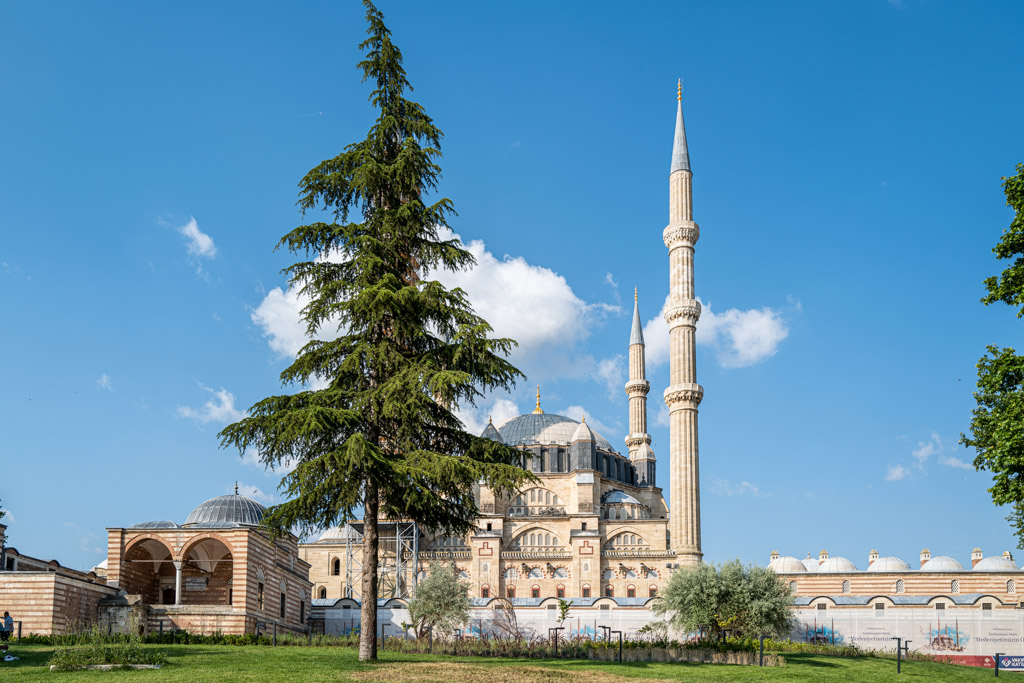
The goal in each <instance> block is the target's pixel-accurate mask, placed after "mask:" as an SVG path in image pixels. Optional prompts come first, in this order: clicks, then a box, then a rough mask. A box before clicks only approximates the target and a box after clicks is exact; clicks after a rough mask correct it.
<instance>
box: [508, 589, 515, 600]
mask: <svg viewBox="0 0 1024 683" xmlns="http://www.w3.org/2000/svg"><path fill="white" fill-rule="evenodd" d="M505 597H506V598H508V599H509V600H511V599H512V598H514V597H516V587H515V586H507V587H506V588H505Z"/></svg>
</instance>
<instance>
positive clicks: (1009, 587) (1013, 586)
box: [1006, 579, 1017, 594]
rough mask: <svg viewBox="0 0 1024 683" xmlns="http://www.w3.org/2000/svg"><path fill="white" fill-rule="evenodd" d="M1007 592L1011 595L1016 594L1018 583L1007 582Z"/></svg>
mask: <svg viewBox="0 0 1024 683" xmlns="http://www.w3.org/2000/svg"><path fill="white" fill-rule="evenodd" d="M1006 592H1007V593H1010V594H1013V593H1016V592H1017V582H1016V581H1014V580H1013V579H1010V580H1009V581H1007V582H1006Z"/></svg>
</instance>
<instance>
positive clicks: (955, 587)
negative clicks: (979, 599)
mask: <svg viewBox="0 0 1024 683" xmlns="http://www.w3.org/2000/svg"><path fill="white" fill-rule="evenodd" d="M949 592H950V593H959V592H960V579H953V580H952V581H950V582H949Z"/></svg>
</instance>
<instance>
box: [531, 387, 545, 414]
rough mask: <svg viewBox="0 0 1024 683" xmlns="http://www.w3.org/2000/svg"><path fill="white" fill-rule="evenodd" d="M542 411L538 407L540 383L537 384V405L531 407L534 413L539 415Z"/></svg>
mask: <svg viewBox="0 0 1024 683" xmlns="http://www.w3.org/2000/svg"><path fill="white" fill-rule="evenodd" d="M543 412H544V411H543V410H541V409H540V385H539V384H538V385H537V407H536V408H534V409H533V414H534V415H540V414H541V413H543Z"/></svg>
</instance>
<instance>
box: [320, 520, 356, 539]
mask: <svg viewBox="0 0 1024 683" xmlns="http://www.w3.org/2000/svg"><path fill="white" fill-rule="evenodd" d="M349 538H352V539H356V540H362V538H363V536H362V534H360V533H359V532H358V531H356V530H355V528H353V527H352V525H351V524H346V525H345V526H332V527H331V528H330V529H328V530H327V531H325V532H323V533H322V534H320V538H318V539H316V540H317V542H320V541H344V540H347V539H349Z"/></svg>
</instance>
